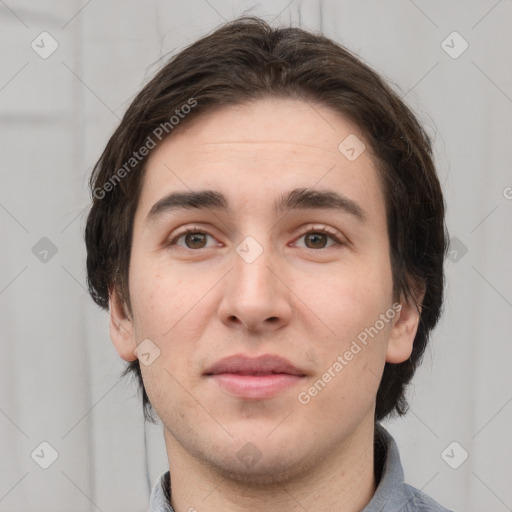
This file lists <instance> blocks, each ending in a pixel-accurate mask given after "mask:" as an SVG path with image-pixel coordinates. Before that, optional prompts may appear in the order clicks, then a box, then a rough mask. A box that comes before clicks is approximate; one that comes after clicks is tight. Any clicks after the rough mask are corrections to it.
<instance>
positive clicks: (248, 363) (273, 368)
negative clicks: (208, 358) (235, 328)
mask: <svg viewBox="0 0 512 512" xmlns="http://www.w3.org/2000/svg"><path fill="white" fill-rule="evenodd" d="M220 373H237V374H239V375H258V374H260V375H268V374H272V373H286V374H289V375H301V376H302V375H304V372H303V371H301V370H300V369H299V368H297V367H296V366H294V365H293V364H292V363H291V362H290V361H288V360H287V359H284V358H283V357H280V356H277V355H272V354H264V355H261V356H258V357H251V356H246V355H244V354H235V355H232V356H228V357H225V358H223V359H220V360H219V361H217V362H216V363H215V364H213V365H212V366H210V367H209V368H208V369H207V370H206V371H205V374H206V375H218V374H220Z"/></svg>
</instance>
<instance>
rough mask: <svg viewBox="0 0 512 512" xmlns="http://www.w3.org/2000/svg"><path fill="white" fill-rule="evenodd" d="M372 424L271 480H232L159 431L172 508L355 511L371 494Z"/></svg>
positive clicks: (187, 510) (184, 510) (181, 511)
mask: <svg viewBox="0 0 512 512" xmlns="http://www.w3.org/2000/svg"><path fill="white" fill-rule="evenodd" d="M373 435H374V424H373V418H372V421H371V422H366V423H364V424H361V425H359V427H358V429H357V431H356V432H354V433H353V434H352V435H351V436H350V437H349V438H347V439H345V441H344V442H343V443H340V444H339V446H337V447H333V448H332V450H330V452H329V453H328V454H326V455H325V456H323V457H320V458H319V460H318V461H317V463H316V464H314V466H312V467H310V468H307V469H305V470H304V471H303V472H301V473H300V474H296V475H294V476H293V477H290V478H289V479H288V480H284V481H282V480H281V481H279V483H276V484H265V485H262V484H251V483H248V482H240V481H236V480H234V479H232V478H230V477H229V476H227V475H225V474H222V473H221V472H220V471H218V469H217V468H214V467H211V466H210V465H208V464H207V463H205V462H204V461H202V460H199V459H198V458H196V457H193V456H192V455H191V454H190V453H189V452H187V451H186V450H185V449H184V448H183V446H181V445H180V444H179V443H178V442H177V441H176V439H175V438H174V437H173V436H172V435H171V434H170V433H169V432H168V431H167V430H164V437H165V442H166V447H167V453H168V458H169V469H170V474H171V504H172V507H173V508H174V510H175V512H194V511H195V512H197V511H201V510H209V511H212V512H217V511H219V512H220V511H222V512H241V511H246V510H251V511H255V512H260V511H265V512H274V511H275V512H277V511H279V512H281V511H282V510H290V511H295V510H297V511H303V510H307V511H308V512H320V511H322V512H330V511H332V512H334V511H336V512H359V511H360V510H362V509H363V508H364V507H365V506H366V505H367V504H368V502H369V501H370V500H371V498H372V496H373V494H374V493H375V488H376V482H375V475H374V448H373Z"/></svg>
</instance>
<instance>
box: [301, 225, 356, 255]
mask: <svg viewBox="0 0 512 512" xmlns="http://www.w3.org/2000/svg"><path fill="white" fill-rule="evenodd" d="M308 233H324V234H326V235H329V236H330V237H331V238H332V239H333V240H334V241H335V242H336V244H337V245H346V244H347V243H348V242H347V240H346V239H345V237H344V236H343V235H342V233H341V232H339V231H338V230H337V229H334V228H332V227H330V226H326V225H325V224H308V225H306V226H305V227H302V228H301V229H300V234H299V235H297V236H296V237H295V239H294V240H295V241H296V240H298V239H299V238H301V237H303V236H304V235H307V234H308ZM327 249H328V247H327ZM314 250H315V251H318V250H321V249H314Z"/></svg>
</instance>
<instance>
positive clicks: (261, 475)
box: [210, 453, 311, 489]
mask: <svg viewBox="0 0 512 512" xmlns="http://www.w3.org/2000/svg"><path fill="white" fill-rule="evenodd" d="M235 457H236V456H235ZM210 466H211V468H212V469H213V470H214V471H215V472H216V473H218V474H219V475H220V476H222V477H223V478H224V479H226V480H229V481H231V482H232V483H238V484H243V486H244V487H245V488H247V487H254V488H258V487H263V486H264V487H266V488H267V489H268V487H269V486H270V487H271V486H276V487H280V486H282V485H283V484H285V483H287V482H290V481H291V480H294V479H295V478H297V477H298V476H300V475H303V474H304V473H305V472H307V471H308V469H310V466H311V465H310V464H307V463H306V461H305V460H304V459H303V460H284V459H283V456H282V454H280V453H277V454H275V455H274V456H273V457H271V458H269V457H266V458H264V457H263V456H261V459H259V460H257V461H256V458H255V459H253V460H252V461H251V460H249V461H240V460H239V459H238V458H236V459H231V460H226V459H222V460H215V461H212V460H210Z"/></svg>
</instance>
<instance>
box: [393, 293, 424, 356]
mask: <svg viewBox="0 0 512 512" xmlns="http://www.w3.org/2000/svg"><path fill="white" fill-rule="evenodd" d="M424 295H425V293H424V292H423V291H422V292H421V294H419V297H418V298H419V300H418V301H417V303H415V301H406V300H405V299H403V298H402V300H401V302H400V306H401V307H398V306H397V305H395V304H394V305H393V309H394V310H395V311H396V316H395V318H394V321H393V327H392V328H391V334H390V336H389V341H388V347H387V350H386V361H387V362H388V363H393V364H397V363H403V362H404V361H407V359H409V357H410V356H411V353H412V348H413V345H414V338H415V336H416V332H417V331H418V325H419V322H420V316H421V302H422V301H423V297H424Z"/></svg>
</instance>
